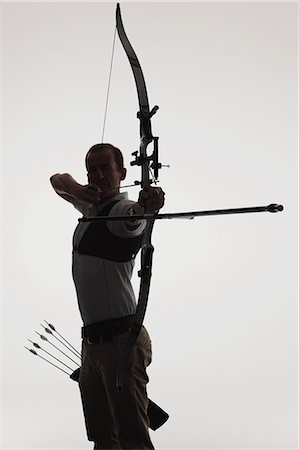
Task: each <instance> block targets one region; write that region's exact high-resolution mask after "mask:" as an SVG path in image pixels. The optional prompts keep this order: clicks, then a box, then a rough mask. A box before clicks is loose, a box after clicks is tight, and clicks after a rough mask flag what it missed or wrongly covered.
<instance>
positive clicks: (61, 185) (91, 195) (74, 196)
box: [50, 173, 101, 206]
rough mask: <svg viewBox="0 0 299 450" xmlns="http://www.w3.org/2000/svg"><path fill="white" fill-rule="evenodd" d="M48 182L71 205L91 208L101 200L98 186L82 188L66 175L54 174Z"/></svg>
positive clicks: (92, 185)
mask: <svg viewBox="0 0 299 450" xmlns="http://www.w3.org/2000/svg"><path fill="white" fill-rule="evenodd" d="M50 182H51V184H52V186H53V189H54V190H55V192H56V193H57V194H58V195H59V196H60V197H62V198H63V199H64V200H66V201H68V202H70V203H72V204H75V203H78V202H79V203H83V204H84V205H85V206H92V205H94V204H95V203H98V202H99V201H100V200H101V192H100V188H99V187H98V186H96V185H95V184H88V185H86V186H83V185H82V184H79V183H77V181H76V180H74V178H73V177H72V176H71V175H69V174H68V173H62V174H61V173H56V174H55V175H52V176H51V178H50Z"/></svg>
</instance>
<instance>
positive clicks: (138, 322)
mask: <svg viewBox="0 0 299 450" xmlns="http://www.w3.org/2000/svg"><path fill="white" fill-rule="evenodd" d="M116 29H117V32H118V36H119V39H120V41H121V43H122V46H123V48H124V50H125V52H126V54H127V57H128V59H129V62H130V65H131V68H132V71H133V75H134V79H135V84H136V88H137V95H138V102H139V112H138V114H137V117H138V119H139V120H140V146H139V155H137V153H138V152H135V153H134V156H135V160H134V161H133V162H131V165H138V166H141V182H140V183H139V184H140V185H141V187H142V188H143V189H148V188H149V187H150V185H151V183H152V182H154V181H155V179H156V178H157V176H158V169H159V168H160V167H161V165H160V164H159V162H158V138H157V137H153V135H152V129H151V117H152V116H153V114H155V112H156V111H157V110H158V106H155V107H154V108H153V109H152V111H150V108H149V102H148V95H147V90H146V85H145V80H144V76H143V72H142V69H141V66H140V63H139V61H138V58H137V56H136V53H135V51H134V49H133V47H132V45H131V43H130V41H129V39H128V37H127V35H126V32H125V29H124V26H123V22H122V18H121V12H120V6H119V4H117V7H116ZM152 141H154V151H153V154H152V155H150V156H148V155H147V147H148V145H149V144H150V143H151V142H152ZM151 168H152V169H153V170H154V174H153V176H154V180H151ZM154 222H155V216H153V217H152V219H150V220H149V221H147V224H146V228H145V231H144V238H143V245H142V249H141V269H140V271H139V272H138V275H139V276H140V288H139V296H138V303H137V308H136V313H135V317H134V322H133V325H132V327H131V329H130V333H129V337H128V341H127V343H126V345H125V348H124V350H123V353H122V356H121V360H120V362H119V366H118V369H117V380H116V384H117V389H118V392H120V390H121V388H122V385H123V378H124V369H125V365H126V363H127V361H128V358H129V356H130V353H131V351H132V349H133V347H134V345H135V342H136V340H137V338H138V335H139V332H140V330H141V327H142V324H143V320H144V317H145V313H146V308H147V303H148V296H149V289H150V281H151V274H152V262H153V252H154V247H153V245H152V243H151V236H152V231H153V226H154Z"/></svg>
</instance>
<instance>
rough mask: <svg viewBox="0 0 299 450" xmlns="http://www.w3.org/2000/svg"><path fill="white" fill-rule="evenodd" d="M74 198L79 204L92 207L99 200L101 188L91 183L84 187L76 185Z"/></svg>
mask: <svg viewBox="0 0 299 450" xmlns="http://www.w3.org/2000/svg"><path fill="white" fill-rule="evenodd" d="M75 197H76V199H77V200H79V202H82V203H87V204H88V205H90V206H93V205H95V204H97V203H99V201H100V200H101V188H100V187H99V186H97V185H96V184H93V183H89V184H87V185H86V186H82V185H81V184H78V185H77V186H76V189H75Z"/></svg>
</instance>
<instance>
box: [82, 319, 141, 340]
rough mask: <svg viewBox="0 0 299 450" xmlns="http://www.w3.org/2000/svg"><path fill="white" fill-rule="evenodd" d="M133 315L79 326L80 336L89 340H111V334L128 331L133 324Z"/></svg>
mask: <svg viewBox="0 0 299 450" xmlns="http://www.w3.org/2000/svg"><path fill="white" fill-rule="evenodd" d="M134 317H135V316H134V314H133V315H131V316H125V317H118V318H116V319H109V320H104V321H102V322H97V323H93V324H91V325H85V326H83V327H82V328H81V337H82V338H83V339H85V338H87V339H88V341H89V342H100V341H108V340H111V339H112V338H113V336H115V335H117V334H121V333H125V332H126V331H128V330H129V329H130V327H131V326H132V324H133V320H134Z"/></svg>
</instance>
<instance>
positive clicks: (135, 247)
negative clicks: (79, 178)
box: [50, 144, 164, 449]
mask: <svg viewBox="0 0 299 450" xmlns="http://www.w3.org/2000/svg"><path fill="white" fill-rule="evenodd" d="M85 162H86V169H87V178H88V184H87V185H85V186H82V185H80V184H79V183H77V182H76V181H75V180H74V179H73V178H72V177H71V175H69V174H55V175H53V176H52V177H51V178H50V181H51V183H52V186H53V188H54V190H55V191H56V193H57V194H58V195H59V196H60V197H62V198H63V199H64V200H66V201H68V202H70V203H72V204H73V205H74V206H75V208H77V209H78V211H80V212H81V213H82V214H83V216H84V217H89V216H116V215H128V221H115V222H108V221H107V222H106V221H105V220H103V221H102V222H101V223H97V224H92V223H89V224H86V223H79V225H78V226H77V228H76V230H75V233H74V238H73V279H74V283H75V287H76V292H77V297H78V304H79V310H80V313H81V317H82V321H83V327H82V337H83V341H82V367H81V370H80V378H79V386H80V391H81V399H82V405H83V411H84V416H85V424H86V430H87V436H88V439H89V440H90V441H94V443H95V445H94V449H153V448H154V447H153V444H152V442H151V439H150V436H149V432H148V426H149V419H148V416H147V407H148V397H147V392H146V384H147V382H148V376H147V373H146V367H147V366H148V365H149V364H150V362H151V340H150V337H149V335H148V332H147V330H146V329H145V328H144V327H143V326H142V328H141V330H140V332H139V335H138V338H137V341H136V344H135V346H134V348H133V350H132V351H131V354H130V358H129V361H128V364H127V365H126V367H125V372H124V380H123V389H122V392H121V394H120V395H118V394H117V391H116V388H115V379H116V371H117V367H118V365H119V360H120V357H121V354H122V350H123V347H124V345H125V343H126V341H127V340H128V334H129V330H130V327H131V325H132V324H133V319H134V314H135V312H136V300H135V295H134V292H133V289H132V285H131V276H132V271H133V267H134V260H135V256H136V254H137V252H138V251H139V249H140V247H141V245H142V241H143V232H144V230H145V226H146V224H145V221H144V220H135V221H132V219H131V220H130V216H131V215H137V214H144V213H145V212H146V213H155V212H157V211H158V210H159V209H160V208H162V206H163V205H164V192H163V191H162V189H161V188H159V187H150V188H148V189H142V190H141V191H140V193H139V198H138V201H137V202H133V201H131V200H129V199H128V196H127V193H120V183H121V181H122V180H124V179H125V177H126V169H125V167H124V164H123V156H122V153H121V151H120V150H119V149H118V148H116V147H114V146H113V145H111V144H96V145H94V146H93V147H91V148H90V150H89V151H88V152H87V155H86V159H85Z"/></svg>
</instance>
